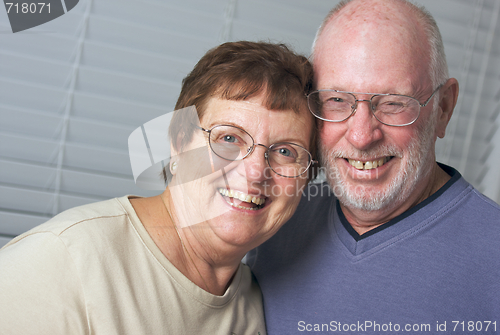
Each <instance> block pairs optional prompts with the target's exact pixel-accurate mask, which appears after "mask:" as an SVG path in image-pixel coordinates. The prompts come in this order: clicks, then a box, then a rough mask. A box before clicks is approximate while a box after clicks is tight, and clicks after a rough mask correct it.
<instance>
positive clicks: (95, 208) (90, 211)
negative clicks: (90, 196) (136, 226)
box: [4, 196, 133, 248]
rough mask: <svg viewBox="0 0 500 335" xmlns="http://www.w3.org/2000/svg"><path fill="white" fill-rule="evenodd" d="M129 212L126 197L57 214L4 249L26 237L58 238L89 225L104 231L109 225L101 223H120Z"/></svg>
mask: <svg viewBox="0 0 500 335" xmlns="http://www.w3.org/2000/svg"><path fill="white" fill-rule="evenodd" d="M130 210H131V206H130V202H129V200H128V196H124V197H121V198H113V199H109V200H104V201H100V202H95V203H91V204H86V205H82V206H78V207H74V208H71V209H68V210H66V211H64V212H61V213H59V214H57V215H56V216H54V217H53V218H52V219H50V220H48V221H47V222H45V223H43V224H41V225H39V226H36V227H34V228H33V229H31V230H29V231H27V232H25V233H23V234H21V235H19V236H17V237H16V238H14V239H13V240H12V241H10V242H9V243H8V244H7V245H6V246H5V247H4V248H6V247H8V246H10V245H13V244H16V243H18V242H19V241H21V240H23V239H25V238H27V237H30V236H36V235H38V234H43V233H50V234H52V235H55V236H59V237H60V236H62V235H64V234H68V233H70V232H72V231H75V230H82V228H83V229H86V227H88V226H90V225H93V226H97V227H99V226H100V227H101V228H102V229H105V228H107V227H109V225H103V224H102V223H103V221H107V222H120V221H123V220H124V219H125V220H127V217H128V215H129V214H130V213H129V211H130ZM132 210H133V209H132Z"/></svg>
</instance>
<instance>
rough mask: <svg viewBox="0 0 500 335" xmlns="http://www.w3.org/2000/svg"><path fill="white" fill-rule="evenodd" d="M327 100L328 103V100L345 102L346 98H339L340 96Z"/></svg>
mask: <svg viewBox="0 0 500 335" xmlns="http://www.w3.org/2000/svg"><path fill="white" fill-rule="evenodd" d="M326 102H327V103H328V102H344V99H342V98H338V97H331V98H329V99H328V100H327V101H326Z"/></svg>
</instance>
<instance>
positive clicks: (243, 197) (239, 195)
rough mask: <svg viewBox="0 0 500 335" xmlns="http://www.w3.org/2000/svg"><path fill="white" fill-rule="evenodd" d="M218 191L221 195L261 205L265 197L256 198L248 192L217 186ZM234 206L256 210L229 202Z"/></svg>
mask: <svg viewBox="0 0 500 335" xmlns="http://www.w3.org/2000/svg"><path fill="white" fill-rule="evenodd" d="M219 193H220V194H222V195H223V196H226V197H229V198H235V199H238V200H240V201H244V202H248V203H254V204H256V205H258V206H260V205H263V204H264V202H266V199H265V198H258V197H255V196H251V195H249V194H245V193H243V192H240V191H233V190H228V189H226V188H219ZM231 205H233V206H235V207H238V208H241V209H251V210H256V209H257V208H248V207H243V206H236V205H234V204H231Z"/></svg>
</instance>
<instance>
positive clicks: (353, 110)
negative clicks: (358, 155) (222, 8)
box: [306, 84, 444, 127]
mask: <svg viewBox="0 0 500 335" xmlns="http://www.w3.org/2000/svg"><path fill="white" fill-rule="evenodd" d="M443 85H444V84H441V85H439V86H438V87H437V88H436V89H435V90H434V92H432V94H431V96H430V97H429V98H428V99H427V100H426V101H425V102H424V103H423V104H421V103H420V101H418V99H416V98H414V97H411V96H409V95H404V94H396V93H362V92H348V91H339V90H334V89H321V90H316V91H313V92H311V93H309V94H307V95H306V97H307V107H308V109H309V111H310V112H311V114H312V115H314V117H317V118H318V119H320V120H322V121H327V122H344V121H345V120H347V119H349V118H350V117H351V116H353V115H354V114H355V113H356V110H357V107H358V102H360V101H366V102H369V104H370V111H371V112H372V114H373V116H374V117H375V119H376V120H377V121H378V122H380V123H382V124H385V125H386V126H390V127H404V126H409V125H411V124H413V123H414V122H415V121H417V120H418V118H419V117H420V110H421V109H422V108H423V107H426V106H427V104H429V102H430V101H431V100H432V98H433V97H434V95H436V93H437V92H438V91H439V89H440V88H441V87H443ZM319 92H337V93H346V94H350V95H352V96H353V97H354V104H353V105H351V110H352V111H351V114H349V116H348V117H346V118H345V119H343V120H328V119H325V118H322V117H319V116H318V115H316V114H314V112H313V111H312V110H311V106H310V104H309V97H310V96H311V94H314V93H319ZM355 94H358V95H360V94H365V95H371V98H370V99H357V97H356V96H355ZM388 95H397V96H400V97H406V98H410V99H413V100H415V101H416V102H417V103H418V105H419V109H418V114H417V117H416V118H415V119H414V120H413V121H411V122H409V123H405V124H388V123H385V122H382V121H380V120H379V119H378V117H377V116H376V115H375V110H374V109H373V105H372V99H373V98H374V97H378V96H388Z"/></svg>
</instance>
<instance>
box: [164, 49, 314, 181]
mask: <svg viewBox="0 0 500 335" xmlns="http://www.w3.org/2000/svg"><path fill="white" fill-rule="evenodd" d="M312 79H313V70H312V66H311V64H310V63H309V61H308V60H307V58H306V57H304V56H301V55H297V54H295V53H294V52H292V51H291V50H290V49H289V48H288V47H287V46H286V45H284V44H273V43H266V42H249V41H240V42H227V43H224V44H221V45H220V46H218V47H215V48H213V49H211V50H209V51H208V52H207V53H206V54H205V55H204V56H203V57H202V58H201V59H200V61H199V62H198V63H197V64H196V66H195V67H194V69H193V70H192V71H191V72H190V73H189V74H188V75H187V77H186V78H184V79H183V80H182V89H181V93H180V95H179V98H178V100H177V103H176V105H175V110H176V112H175V113H174V115H173V118H172V121H171V127H170V129H169V134H170V138H171V140H172V143H173V145H174V147H175V149H177V151H180V150H182V147H184V146H185V145H186V144H188V143H190V142H191V139H192V128H190V127H189V129H188V128H186V127H184V126H183V125H185V124H187V123H189V122H188V120H186V119H185V118H186V115H183V113H182V112H180V111H178V110H180V109H182V108H185V107H189V106H195V107H196V111H197V114H198V118H199V120H201V119H202V118H203V115H204V113H205V110H206V106H207V103H208V101H209V100H210V99H211V98H214V97H216V98H221V99H227V100H245V99H248V98H251V97H254V96H257V95H259V94H263V97H264V101H263V104H264V106H265V107H266V108H267V109H269V110H293V111H295V112H296V113H301V112H302V113H303V112H304V110H307V99H306V94H308V93H309V92H310V90H311V88H312ZM277 126H278V125H277ZM315 137H316V131H313V135H312V138H311V148H309V149H310V151H311V153H312V154H313V157H315V153H316V150H315V147H316V138H315ZM165 170H166V171H165V172H166V173H167V174H168V172H169V171H168V168H167V169H165ZM165 177H167V176H165Z"/></svg>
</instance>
